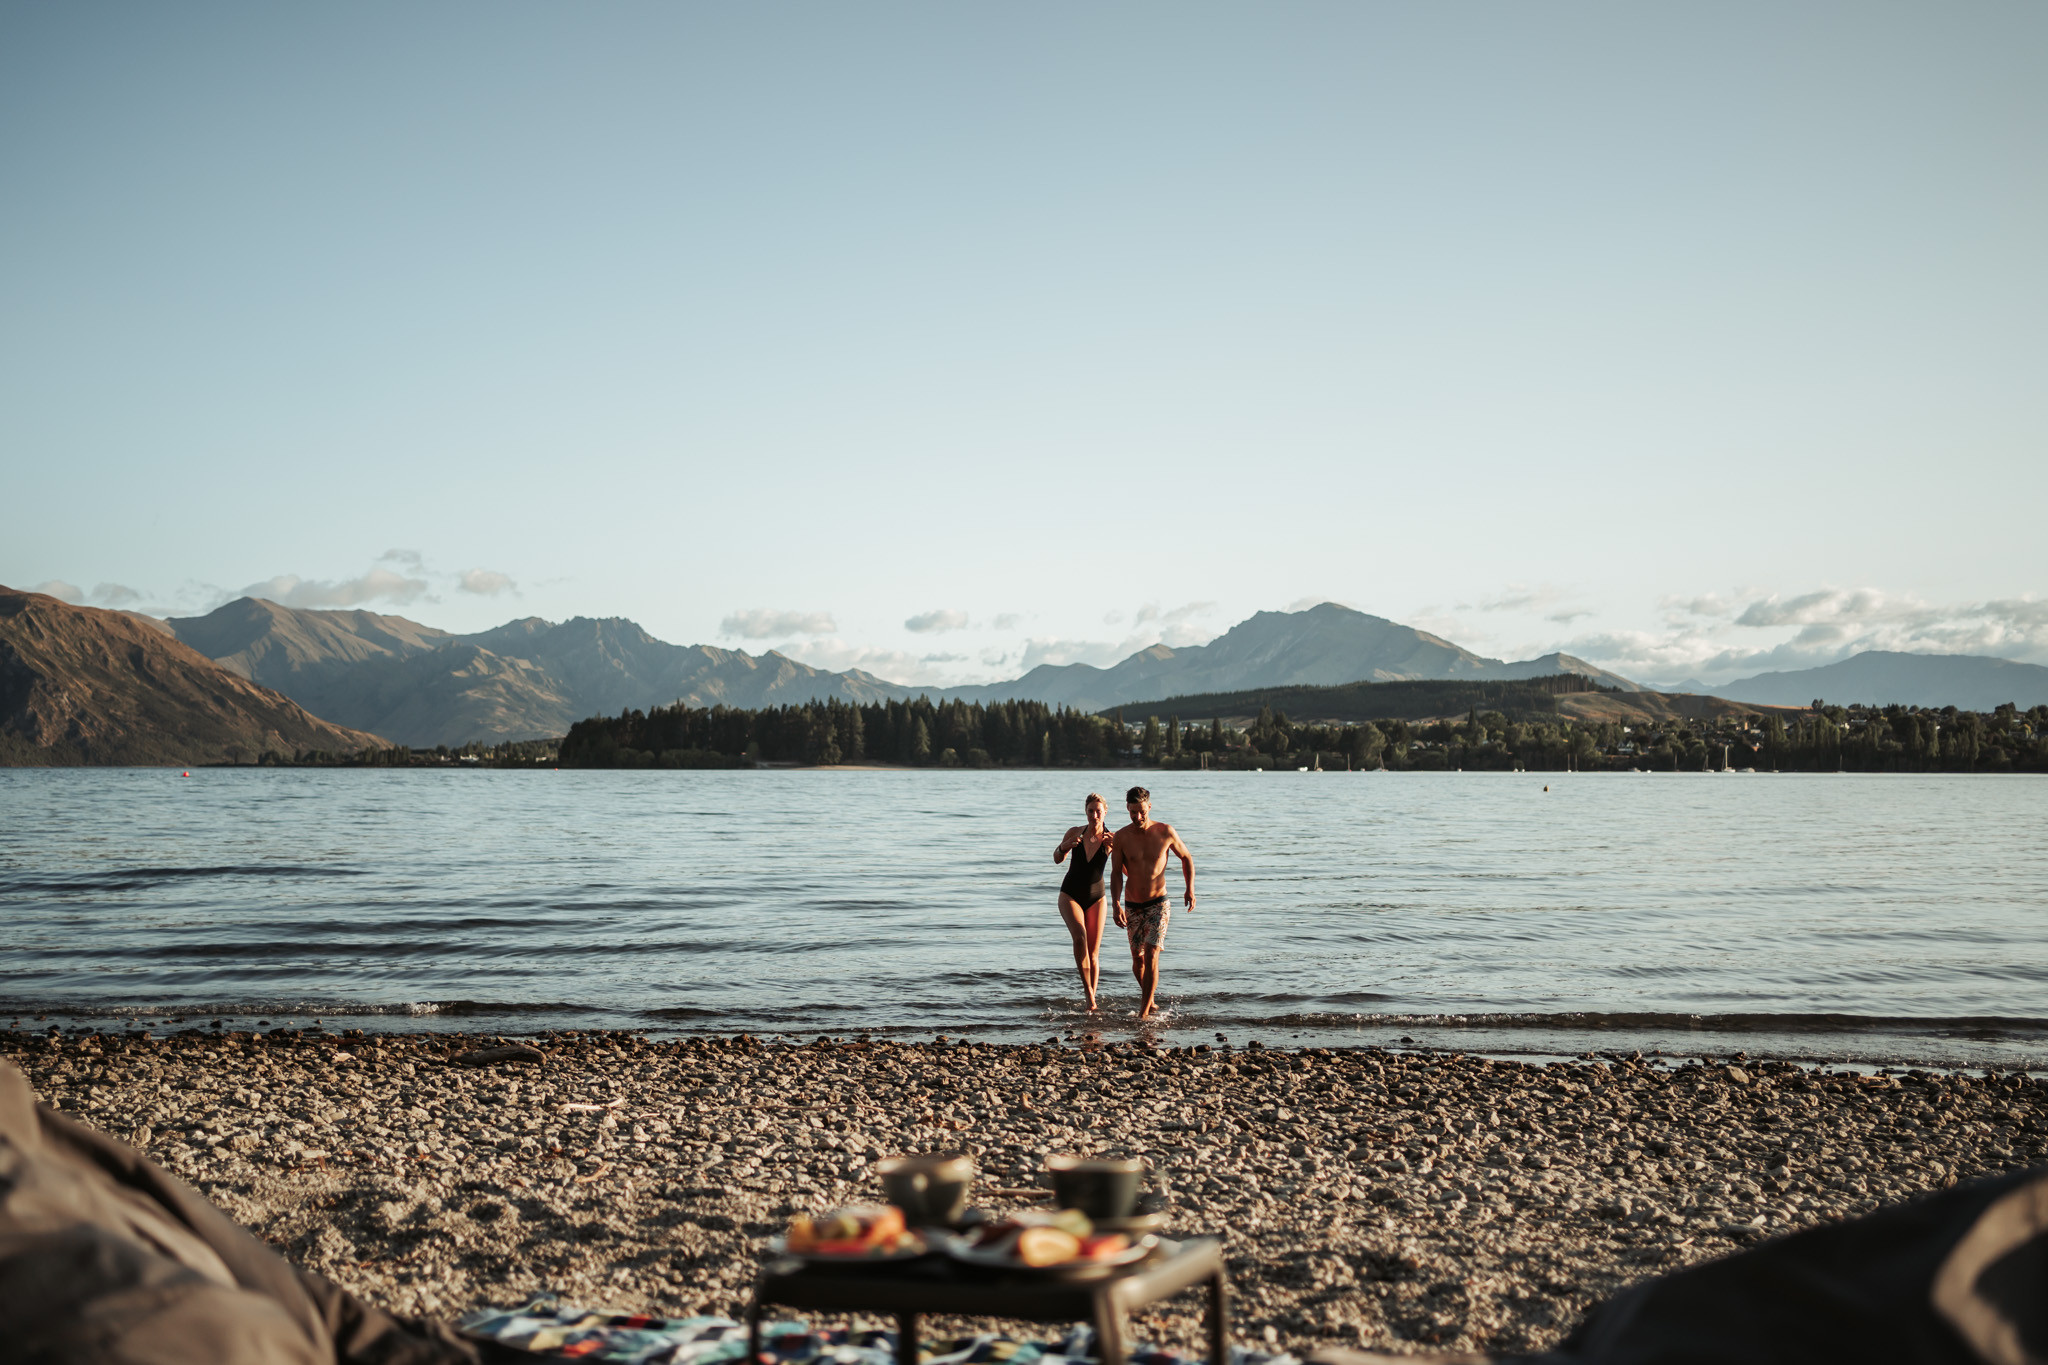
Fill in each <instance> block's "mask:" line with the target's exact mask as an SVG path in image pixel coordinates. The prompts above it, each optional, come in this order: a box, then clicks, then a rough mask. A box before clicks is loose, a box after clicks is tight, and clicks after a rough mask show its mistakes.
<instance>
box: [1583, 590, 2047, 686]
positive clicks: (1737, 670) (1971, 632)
mask: <svg viewBox="0 0 2048 1365" xmlns="http://www.w3.org/2000/svg"><path fill="white" fill-rule="evenodd" d="M1660 605H1661V606H1663V607H1664V608H1665V610H1666V611H1667V612H1669V613H1671V614H1670V615H1669V616H1667V618H1666V627H1665V629H1663V630H1661V631H1655V630H1635V631H1612V632H1605V633H1600V634H1593V635H1585V636H1580V637H1578V638H1576V639H1573V640H1569V641H1567V642H1565V643H1564V644H1562V645H1560V646H1557V647H1558V648H1562V649H1564V650H1566V651H1567V652H1569V653H1573V654H1578V655H1581V656H1583V657H1585V658H1587V659H1590V660H1592V661H1593V662H1595V663H1599V664H1601V665H1603V666H1605V667H1608V668H1612V669H1614V670H1615V671H1616V672H1618V673H1624V674H1627V675H1628V676H1630V677H1634V678H1639V679H1642V680H1644V681H1653V682H1654V681H1664V682H1669V681H1673V680H1676V679H1680V678H1684V677H1688V676H1690V677H1697V678H1700V679H1703V680H1705V681H1707V682H1709V683H1720V682H1727V681H1730V680H1732V679H1734V678H1739V677H1747V676H1748V675H1750V674H1753V673H1766V672H1774V671H1779V670H1785V669H1797V668H1814V667H1818V666H1819V665H1822V664H1830V663H1835V662H1837V661H1839V660H1842V659H1846V658H1848V657H1849V656H1850V655H1852V654H1860V653H1862V652H1864V651H1865V650H1873V649H1876V650H1896V651H1899V652H1902V653H1909V654H1988V655H1993V656H1996V657H2001V658H2008V659H2019V660H2022V661H2026V662H2048V601H2044V600H2042V599H2039V598H2032V597H2021V598H1999V599H1994V600H1990V601H1985V602H1967V603H1957V604H1949V605H1935V604H1930V603H1926V602H1922V601H1920V600H1919V599H1917V598H1913V597H1906V596H1895V595H1893V594H1890V593H1886V592H1883V591H1880V590H1878V589H1875V588H1854V589H1844V588H1822V589H1818V590H1815V591H1812V592H1804V593H1796V594H1792V595H1789V596H1787V595H1781V594H1777V593H1768V594H1764V595H1761V596H1757V597H1754V598H1752V600H1750V601H1748V602H1746V603H1741V602H1735V601H1729V600H1727V599H1724V598H1721V597H1719V596H1717V595H1713V594H1708V595H1706V596H1704V597H1694V598H1684V599H1671V598H1666V599H1665V600H1664V601H1663V602H1662V603H1660Z"/></svg>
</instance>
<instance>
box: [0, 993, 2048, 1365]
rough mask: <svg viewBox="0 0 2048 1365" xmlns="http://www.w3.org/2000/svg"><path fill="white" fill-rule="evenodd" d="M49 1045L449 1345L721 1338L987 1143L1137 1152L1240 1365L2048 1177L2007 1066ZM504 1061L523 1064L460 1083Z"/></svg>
mask: <svg viewBox="0 0 2048 1365" xmlns="http://www.w3.org/2000/svg"><path fill="white" fill-rule="evenodd" d="M29 1027H31V1025H30V1024H29V1023H28V1022H27V1021H24V1022H23V1024H22V1025H20V1026H18V1027H17V1028H16V1029H14V1030H12V1031H9V1032H7V1033H6V1034H4V1035H0V1055H6V1056H7V1057H8V1058H9V1059H10V1060H12V1061H13V1062H14V1063H15V1064H16V1065H18V1066H20V1067H21V1068H22V1070H23V1071H24V1072H25V1073H26V1074H27V1075H28V1077H29V1080H30V1082H31V1083H32V1084H33V1085H34V1086H35V1088H36V1090H37V1092H38V1093H39V1094H40V1095H41V1096H42V1097H43V1098H44V1099H45V1100H46V1101H47V1102H49V1103H51V1104H53V1105H55V1106H57V1107H58V1108H59V1109H61V1110H62V1111H63V1112H65V1113H66V1114H68V1115H71V1116H72V1117H74V1118H77V1119H79V1120H81V1121H83V1122H85V1123H88V1124H91V1125H93V1126H94V1127H97V1128H100V1129H102V1130H104V1131H106V1132H108V1133H111V1134H113V1135H114V1136H116V1137H120V1138H122V1139H124V1140H127V1141H129V1142H132V1143H134V1144H136V1145H137V1146H139V1147H140V1148H142V1149H143V1150H144V1151H146V1152H147V1153H148V1154H149V1155H150V1156H151V1157H153V1158H154V1159H155V1160H157V1161H158V1162H160V1163H161V1164H163V1165H164V1166H165V1167H167V1168H168V1169H170V1170H171V1171H173V1172H175V1173H176V1174H178V1175H179V1176H181V1177H183V1178H184V1179H186V1180H188V1181H190V1182H191V1183H192V1184H193V1185H195V1186H196V1187H197V1188H198V1189H199V1190H201V1191H202V1192H203V1193H205V1194H206V1195H207V1196H208V1197H210V1198H211V1199H213V1200H214V1201H215V1202H216V1203H218V1204H220V1205H221V1206H222V1207H223V1208H225V1209H226V1210H227V1211H228V1212H229V1213H230V1214H231V1215H232V1216H233V1217H235V1218H236V1219H238V1220H239V1221H240V1222H242V1223H243V1224H244V1225H245V1226H247V1227H249V1228H250V1229H252V1230H253V1231H254V1232H255V1233H256V1234H257V1235H258V1236H260V1237H262V1238H264V1239H266V1240H267V1241H268V1242H270V1243H271V1244H272V1245H273V1246H274V1247H275V1248H276V1249H277V1250H278V1251H279V1252H281V1253H282V1254H283V1255H285V1256H286V1257H288V1258H289V1259H291V1260H292V1261H294V1262H295V1263H297V1264H299V1265H302V1266H305V1267H307V1268H310V1269H312V1270H316V1271H318V1272H320V1273H321V1274H324V1275H326V1276H328V1277H329V1278H331V1279H333V1280H335V1281H336V1282H338V1283H340V1284H342V1285H344V1286H346V1287H348V1288H349V1289H351V1290H353V1291H355V1292H357V1293H358V1294H361V1295H363V1296H364V1297H365V1298H368V1299H370V1300H372V1301H374V1302H377V1303H379V1304H382V1305H384V1306H386V1307H389V1308H392V1309H394V1310H396V1311H399V1312H402V1313H408V1314H431V1315H438V1316H453V1315H455V1314H458V1313H461V1312H464V1311H467V1310H469V1309H472V1308H477V1307H484V1306H492V1305H507V1306H508V1305H513V1304H517V1303H520V1302H523V1301H525V1300H526V1299H527V1298H529V1297H530V1296H531V1295H533V1294H535V1293H537V1292H541V1291H553V1292H557V1293H560V1294H562V1295H563V1296H565V1297H566V1298H569V1299H571V1300H573V1301H577V1302H582V1303H585V1304H615V1305H619V1306H622V1307H626V1308H630V1309H634V1310H638V1311H645V1312H651V1313H659V1314H665V1315H670V1316H679V1315H685V1314H689V1313H696V1312H708V1313H724V1314H733V1315H737V1314H738V1313H739V1312H740V1311H741V1310H742V1309H743V1307H744V1305H745V1303H746V1300H747V1295H748V1291H749V1288H750V1286H751V1283H752V1278H753V1275H754V1273H755V1271H756V1269H757V1267H758V1265H759V1264H760V1260H761V1255H762V1250H763V1246H764V1243H765V1241H766V1239H767V1238H768V1237H770V1236H772V1235H774V1234H776V1233H778V1232H780V1231H781V1230H782V1229H783V1227H784V1226H785V1225H786V1223H787V1221H788V1219H789V1217H790V1215H792V1214H793V1213H797V1212H817V1211H823V1210H826V1209H829V1208H833V1207H836V1206H840V1205H844V1204H849V1203H861V1202H872V1201H874V1200H875V1199H876V1198H877V1197H878V1194H879V1190H878V1186H877V1184H876V1182H875V1180H874V1178H873V1176H872V1173H871V1169H870V1168H871V1166H872V1163H873V1162H874V1161H875V1160H876V1159H877V1158H879V1157H881V1156H884V1155H887V1154H889V1153H893V1152H900V1151H949V1150H964V1151H968V1152H971V1153H972V1154H973V1155H974V1156H975V1158H976V1161H977V1165H978V1168H979V1171H980V1179H979V1184H978V1186H977V1194H976V1196H975V1200H974V1202H975V1203H977V1204H979V1205H981V1206H983V1207H986V1208H989V1209H991V1210H997V1211H1006V1210H1012V1209H1017V1208H1022V1207H1025V1206H1028V1205H1029V1204H1031V1203H1033V1202H1035V1201H1036V1198H1037V1197H1036V1196H1035V1195H1033V1194H1032V1193H1030V1192H1029V1191H1031V1190H1034V1189H1036V1188H1039V1187H1041V1186H1043V1184H1044V1180H1043V1177H1042V1172H1043V1164H1044V1159H1045V1157H1046V1156H1047V1155H1049V1154H1051V1153H1055V1152H1081V1153H1117V1154H1124V1153H1129V1154H1138V1155H1142V1156H1144V1157H1146V1158H1147V1159H1148V1161H1149V1162H1150V1165H1151V1177H1150V1182H1149V1183H1150V1187H1151V1189H1152V1190H1153V1191H1154V1192H1156V1193H1157V1194H1158V1195H1160V1196H1162V1197H1163V1198H1164V1200H1165V1201H1166V1206H1167V1210H1168V1212H1169V1214H1170V1218H1171V1222H1170V1226H1169V1229H1168V1235H1173V1234H1209V1235H1217V1236H1221V1237H1222V1238H1224V1239H1225V1251H1226V1255H1227V1258H1228V1262H1229V1266H1230V1273H1231V1279H1232V1286H1233V1290H1234V1294H1235V1299H1234V1304H1233V1321H1232V1327H1233V1332H1234V1335H1235V1339H1236V1340H1238V1341H1240V1342H1243V1343H1246V1344H1250V1345H1259V1346H1264V1348H1265V1349H1268V1350H1271V1349H1274V1348H1275V1347H1279V1348H1284V1349H1286V1350H1290V1351H1293V1352H1296V1353H1299V1354H1306V1353H1307V1352H1309V1351H1311V1350H1313V1349H1315V1348H1317V1347H1320V1346H1330V1345H1337V1346H1349V1347H1362V1348H1370V1349H1377V1350H1383V1351H1392V1352H1402V1351H1410V1350H1419V1349H1423V1348H1429V1349H1434V1350H1469V1351H1487V1352H1508V1351H1526V1350H1533V1349H1540V1348H1543V1347H1546V1346H1549V1345H1552V1344H1554V1343H1556V1342H1557V1341H1558V1340H1560V1339H1561V1338H1562V1337H1563V1336H1565V1335H1566V1334H1567V1333H1568V1332H1569V1331H1570V1329H1571V1328H1572V1327H1573V1326H1574V1325H1575V1324H1576V1323H1577V1322H1578V1321H1579V1320H1580V1319H1581V1318H1582V1317H1583V1315H1584V1314H1585V1312H1586V1310H1587V1308H1588V1307H1589V1306H1590V1305H1592V1304H1593V1303H1595V1302H1597V1301H1599V1300H1600V1299H1602V1298H1604V1297H1606V1296H1607V1295H1609V1294H1611V1293H1612V1292H1614V1291H1615V1290H1617V1289H1619V1288H1621V1287H1623V1286H1625V1285H1627V1284H1630V1283H1632V1282H1634V1281H1637V1280H1640V1279H1643V1278H1647V1277H1650V1276H1654V1275H1659V1274H1663V1273H1666V1272H1668V1271H1670V1270H1673V1269H1676V1268H1679V1267H1682V1266H1685V1265H1688V1264H1691V1263H1695V1262H1698V1261H1702V1260H1706V1259H1710V1258H1713V1257H1718V1256H1722V1255H1726V1254H1728V1253H1731V1252H1733V1251H1736V1250H1738V1249H1741V1248H1744V1247H1747V1246H1752V1245H1755V1244H1757V1243H1759V1242H1761V1241H1763V1240H1765V1239H1767V1238H1771V1237H1775V1236H1779V1235H1782V1234H1784V1233H1787V1232H1790V1231H1793V1230H1796V1229H1798V1228H1801V1227H1806V1226H1811V1225H1814V1224H1817V1223H1821V1222H1825V1221H1829V1220H1834V1219H1840V1218H1843V1217H1848V1216H1853V1215H1856V1214H1859V1213H1864V1212H1868V1211H1871V1210H1874V1209H1877V1208H1879V1207H1882V1206H1884V1205H1887V1204H1892V1203H1897V1202H1901V1201H1905V1200H1909V1199H1912V1198H1914V1197H1916V1196H1918V1195H1921V1194H1924V1193H1927V1192H1930V1191H1933V1190H1937V1189H1940V1188H1943V1187H1945V1186H1947V1185H1949V1184H1952V1183H1954V1182H1955V1181H1958V1180H1968V1179H1972V1178H1974V1177H1977V1176H1982V1175H1990V1174H1995V1173H1998V1172H2002V1171H2006V1170H2009V1169H2012V1168H2014V1167H2017V1166H2023V1165H2027V1164H2030V1163H2032V1162H2034V1161H2038V1160H2041V1159H2042V1158H2044V1157H2048V1106H2044V1104H2043V1101H2042V1094H2043V1092H2042V1090H2041V1089H2040V1088H2039V1087H2037V1086H2036V1085H2035V1084H2034V1083H2033V1082H2032V1081H2031V1079H2030V1078H2028V1077H2027V1076H2025V1075H2023V1074H2009V1075H2004V1076H1989V1077H1986V1076H1960V1075H1955V1076H1951V1075H1941V1074H1927V1073H1920V1072H1906V1073H1900V1074H1893V1075H1861V1074H1856V1073H1852V1072H1846V1071H1842V1072H1830V1071H1825V1070H1822V1071H1814V1070H1810V1069H1805V1068H1801V1067H1798V1066H1794V1065H1791V1064H1788V1063H1774V1062H1751V1061H1749V1060H1747V1059H1744V1058H1739V1057H1738V1058H1731V1059H1719V1060H1715V1061H1712V1062H1701V1061H1687V1062H1684V1063H1682V1064H1669V1065H1667V1064H1665V1063H1666V1061H1667V1059H1663V1058H1655V1057H1653V1058H1648V1059H1645V1058H1641V1057H1636V1056H1620V1055H1610V1056H1604V1057H1599V1058H1581V1059H1578V1060H1574V1061H1558V1062H1551V1063H1548V1064H1533V1063H1529V1062H1521V1061H1510V1060H1499V1059H1488V1058H1483V1057H1475V1056H1463V1055H1452V1054H1437V1053H1408V1052H1393V1051H1385V1050H1381V1049H1377V1048H1360V1049H1324V1048H1311V1049H1305V1050H1293V1051H1290V1050H1283V1049H1277V1048H1275V1049H1266V1048H1260V1047H1258V1046H1256V1045H1253V1046H1250V1047H1244V1048H1226V1047H1221V1046H1218V1047H1213V1048H1178V1049H1174V1048H1150V1047H1145V1046H1141V1045H1138V1044H1133V1043H1119V1044H1111V1045H1104V1046H1094V1047H1088V1046H1074V1045H1071V1044H1051V1043H1048V1044H1045V1045H1039V1046H1019V1045H991V1044H981V1043H970V1042H957V1041H940V1042H936V1043H933V1042H922V1043H902V1042H894V1041H883V1040H845V1041H831V1040H822V1039H821V1040H819V1041H817V1042H814V1043H811V1044H808V1045H805V1046H794V1045H790V1044H785V1043H781V1042H764V1041H761V1040H758V1039H753V1038H748V1037H731V1038H718V1037H704V1038H683V1039H664V1040H650V1039H647V1038H644V1037H641V1036H639V1035H635V1034H623V1033H621V1034H564V1035H545V1036H540V1037H531V1038H524V1039H502V1038H494V1037H477V1036H467V1037H465V1036H461V1035H448V1034H381V1035H368V1036H363V1035H338V1034H335V1033H331V1032H325V1031H321V1030H318V1029H312V1030H299V1029H291V1030H280V1031H276V1032H270V1033H234V1034H222V1033H218V1032H211V1031H206V1030H194V1029H187V1030H184V1031H182V1032H176V1033H172V1034H169V1035H168V1036H161V1037H152V1036H148V1035H145V1034H141V1033H139V1032H137V1031H134V1030H129V1031H126V1032H120V1031H108V1032H103V1033H91V1032H74V1033H70V1034H61V1035H58V1034H52V1035H40V1034H30V1033H29V1032H28V1031H27V1030H28V1028H29ZM504 1044H525V1045H527V1046H528V1047H530V1048H531V1049H532V1052H531V1053H530V1054H528V1055H527V1056H526V1059H524V1060H505V1061H496V1062H490V1063H486V1064H482V1065H467V1064H464V1063H463V1062H461V1061H458V1060H457V1059H458V1058H461V1057H463V1056H465V1055H466V1054H469V1053H471V1052H474V1051H475V1050H477V1049H482V1048H490V1047H497V1046H500V1045H504ZM1200 1311H1201V1310H1200V1300H1199V1298H1198V1297H1196V1296H1192V1295H1190V1296H1187V1297H1186V1298H1184V1299H1182V1300H1177V1301H1175V1302H1173V1303H1170V1304H1166V1305H1161V1306H1159V1307H1158V1308H1155V1309H1153V1310H1148V1311H1147V1312H1146V1313H1145V1314H1143V1315H1142V1316H1141V1317H1140V1318H1139V1319H1138V1320H1137V1321H1136V1322H1135V1323H1134V1324H1133V1327H1134V1332H1135V1334H1136V1336H1137V1337H1138V1338H1139V1339H1141V1340H1146V1341H1150V1342H1153V1343H1156V1344H1158V1345H1162V1346H1167V1347H1171V1348H1175V1349H1179V1350H1182V1351H1187V1352H1195V1351H1198V1350H1199V1349H1200V1346H1201V1342H1202V1335H1201V1317H1200ZM861 1325H869V1326H887V1325H889V1324H887V1323H885V1322H883V1321H882V1320H880V1319H875V1320H874V1321H872V1322H868V1323H863V1324H861ZM957 1326H958V1327H959V1328H960V1329H961V1330H973V1329H983V1330H986V1329H988V1328H989V1326H990V1324H988V1323H987V1322H985V1321H979V1322H976V1323H974V1324H972V1326H971V1327H970V1326H969V1324H966V1323H964V1322H963V1323H960V1324H957ZM1012 1326H1013V1330H1016V1331H1018V1332H1019V1333H1020V1334H1025V1335H1043V1332H1044V1329H1043V1328H1033V1327H1029V1326H1023V1325H1012ZM947 1327H948V1324H944V1323H939V1324H935V1325H934V1329H935V1331H939V1332H943V1331H944V1330H946V1329H947Z"/></svg>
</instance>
